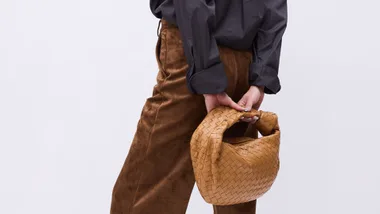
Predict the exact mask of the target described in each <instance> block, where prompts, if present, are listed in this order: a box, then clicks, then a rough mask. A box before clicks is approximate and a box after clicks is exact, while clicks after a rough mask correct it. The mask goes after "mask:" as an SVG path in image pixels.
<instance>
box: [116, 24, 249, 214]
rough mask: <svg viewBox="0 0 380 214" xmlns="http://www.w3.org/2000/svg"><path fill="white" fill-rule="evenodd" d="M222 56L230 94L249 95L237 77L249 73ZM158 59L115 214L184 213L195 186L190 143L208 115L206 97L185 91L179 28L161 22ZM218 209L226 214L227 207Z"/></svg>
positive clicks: (222, 50) (121, 177) (225, 51)
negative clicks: (150, 92)
mask: <svg viewBox="0 0 380 214" xmlns="http://www.w3.org/2000/svg"><path fill="white" fill-rule="evenodd" d="M220 54H221V59H222V61H223V62H224V64H225V68H226V69H225V70H226V74H227V75H228V78H229V86H228V89H227V93H228V94H229V95H230V96H232V97H234V95H235V94H237V93H240V94H241V93H242V92H239V91H244V90H247V87H248V86H247V85H246V84H243V83H242V82H240V81H241V80H239V75H240V74H241V73H243V76H244V78H246V77H245V75H248V71H246V72H245V73H244V72H243V71H240V72H239V71H238V70H239V65H238V64H239V63H237V61H236V58H239V57H236V55H235V53H234V51H232V50H231V49H228V48H223V47H221V48H220ZM156 56H157V62H158V65H159V72H158V74H157V84H156V85H155V86H154V88H153V93H152V96H151V97H149V98H148V99H147V100H146V102H145V105H144V106H143V109H142V111H141V116H140V119H139V122H138V124H137V129H136V132H135V135H134V138H133V141H132V144H131V147H130V150H129V152H128V155H127V158H126V160H125V162H124V165H123V167H122V170H121V172H120V174H119V176H118V178H117V181H116V183H115V186H114V188H113V192H112V202H111V214H152V213H154V214H182V213H185V212H186V208H187V205H188V202H189V198H190V194H191V192H192V190H193V187H194V183H195V179H194V172H193V168H192V164H191V157H190V139H191V135H192V133H193V132H194V130H195V129H196V128H197V126H198V125H199V123H200V122H201V121H202V120H203V118H204V117H205V116H206V114H207V111H206V107H205V104H204V98H203V96H202V95H194V94H191V93H190V92H189V91H188V89H187V86H186V72H187V68H188V65H187V64H186V58H185V55H184V52H183V48H182V41H181V39H180V34H179V31H178V29H177V28H172V27H169V26H168V25H167V24H166V23H163V26H162V29H161V34H160V39H159V40H158V42H157V46H156ZM243 58H244V57H243ZM243 58H242V59H243ZM245 62H248V60H247V58H245ZM245 64H247V63H245ZM237 85H238V87H236V86H237ZM237 96H238V95H236V97H234V99H237ZM239 96H240V95H239ZM236 127H240V128H235V129H231V130H232V131H230V132H229V133H235V131H233V130H240V131H237V132H241V130H244V129H245V128H246V126H244V125H243V126H241V125H237V126H236ZM248 205H249V204H248ZM248 205H247V206H248ZM216 210H217V211H218V212H219V210H220V213H222V214H227V213H228V212H225V211H224V210H225V209H224V208H223V207H220V208H219V207H217V208H216ZM234 210H238V208H236V209H234ZM230 213H232V212H230ZM235 213H237V212H235Z"/></svg>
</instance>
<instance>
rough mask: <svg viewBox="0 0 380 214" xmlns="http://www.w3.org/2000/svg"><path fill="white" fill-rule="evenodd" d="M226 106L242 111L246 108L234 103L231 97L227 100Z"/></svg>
mask: <svg viewBox="0 0 380 214" xmlns="http://www.w3.org/2000/svg"><path fill="white" fill-rule="evenodd" d="M228 106H230V107H231V108H234V109H236V110H238V111H244V110H246V108H244V107H242V106H240V105H238V104H237V103H235V102H234V101H233V100H232V99H231V98H230V101H229V103H228Z"/></svg>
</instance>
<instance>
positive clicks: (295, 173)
mask: <svg viewBox="0 0 380 214" xmlns="http://www.w3.org/2000/svg"><path fill="white" fill-rule="evenodd" d="M379 6H380V5H379V3H378V1H375V0H363V1H353V0H320V1H305V0H291V1H289V25H288V29H287V31H286V33H285V36H284V41H283V49H282V59H281V70H280V79H281V83H282V90H281V91H280V92H279V94H277V95H275V96H271V95H269V96H266V98H265V99H264V103H263V105H262V109H265V110H270V111H274V112H276V113H278V115H279V117H280V125H281V128H282V147H281V159H282V164H281V171H280V173H279V176H278V178H277V181H276V183H275V185H274V186H273V188H272V190H271V191H270V192H268V194H267V195H265V196H264V197H262V198H261V199H259V201H258V212H257V213H258V214H305V213H307V214H321V213H324V214H340V213H344V214H357V213H363V214H379V213H380V207H379V206H378V200H379V192H380V184H379V181H380V168H379V166H378V164H379V163H380V156H379V155H378V153H379V150H380V146H379V143H380V140H379V137H378V135H377V132H376V131H377V129H378V128H379V125H378V120H379V119H380V113H379V111H378V110H379V108H380V103H379V95H378V94H377V93H378V92H379V90H380V86H378V85H377V83H378V82H379V80H380V75H379V72H380V65H379V51H380V42H379V40H378V39H379V38H380V30H379V28H378V23H377V22H378V21H379V19H380V15H379V11H378V8H379ZM156 28H157V19H156V18H155V17H154V16H153V15H152V14H151V13H150V10H149V2H148V1H131V0H129V1H121V0H113V1H105V0H93V1H89V0H81V1H74V0H66V1H48V0H34V1H27V0H12V1H8V0H0V170H1V171H0V172H1V176H0V213H4V214H21V213H33V214H87V213H88V214H104V213H108V212H109V206H110V196H111V190H112V187H113V184H114V182H115V180H116V177H117V175H118V173H119V171H120V168H121V166H122V163H123V161H124V158H125V156H126V154H127V151H128V149H129V146H130V143H131V140H132V137H133V134H134V131H135V128H136V124H137V120H138V117H139V114H140V109H141V108H142V106H143V104H144V102H145V99H146V98H147V97H149V96H150V94H151V92H152V87H153V85H154V84H155V77H156V73H157V65H156V61H155V57H154V46H155V44H156V41H157V36H156ZM187 213H189V214H199V213H201V214H203V213H212V207H211V206H210V205H208V204H206V203H205V202H204V201H203V199H202V198H201V196H200V195H199V192H198V191H197V188H194V192H193V194H192V197H191V201H190V204H189V208H188V212H187Z"/></svg>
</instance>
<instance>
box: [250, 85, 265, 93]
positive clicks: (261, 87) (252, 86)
mask: <svg viewBox="0 0 380 214" xmlns="http://www.w3.org/2000/svg"><path fill="white" fill-rule="evenodd" d="M250 88H251V89H252V88H253V89H257V90H259V91H260V92H264V88H265V86H259V85H251V87H250Z"/></svg>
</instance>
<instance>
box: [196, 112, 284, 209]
mask: <svg viewBox="0 0 380 214" xmlns="http://www.w3.org/2000/svg"><path fill="white" fill-rule="evenodd" d="M242 116H258V117H259V120H258V121H257V122H256V127H257V129H258V130H259V131H260V133H261V134H262V135H263V137H261V138H256V137H255V136H254V137H252V136H247V134H246V135H245V136H241V137H233V138H226V137H224V136H223V135H224V132H225V131H226V130H227V129H228V128H230V127H231V126H232V125H233V124H235V123H236V122H237V121H238V120H239V118H240V117H242ZM190 146H191V158H192V162H193V167H194V173H195V179H196V183H197V186H198V189H199V191H200V193H201V195H202V197H203V198H204V199H205V201H206V202H208V203H211V204H214V205H230V204H238V203H244V202H248V201H252V200H255V199H257V198H259V197H260V196H262V195H263V194H264V193H266V192H267V191H268V190H269V189H270V187H271V186H272V184H273V182H274V180H275V178H276V176H277V173H278V170H279V147H280V129H279V125H278V119H277V115H276V114H275V113H271V112H265V111H261V110H259V111H257V110H252V111H251V112H238V111H236V110H234V109H231V108H229V107H218V108H216V109H213V110H212V111H211V112H210V113H209V114H208V115H207V116H206V118H205V119H204V120H203V121H202V123H201V124H200V125H199V126H198V128H197V129H196V130H195V132H194V134H193V136H192V139H191V142H190Z"/></svg>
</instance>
